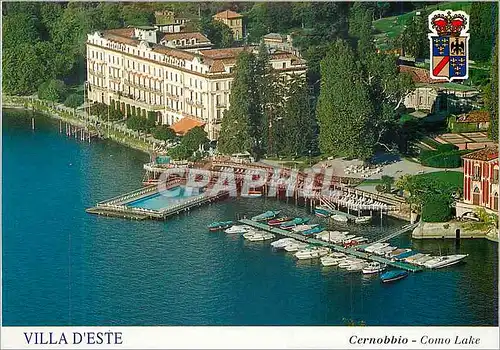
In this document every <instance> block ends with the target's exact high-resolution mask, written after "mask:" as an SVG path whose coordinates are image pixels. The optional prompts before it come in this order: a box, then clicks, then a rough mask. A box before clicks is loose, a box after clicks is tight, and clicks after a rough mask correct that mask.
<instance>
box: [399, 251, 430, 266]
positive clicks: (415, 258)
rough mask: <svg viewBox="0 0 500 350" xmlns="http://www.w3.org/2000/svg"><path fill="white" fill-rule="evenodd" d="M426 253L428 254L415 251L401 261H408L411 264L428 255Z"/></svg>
mask: <svg viewBox="0 0 500 350" xmlns="http://www.w3.org/2000/svg"><path fill="white" fill-rule="evenodd" d="M428 255H429V254H424V253H417V254H415V255H412V256H409V257H406V258H404V259H403V261H405V262H407V263H410V264H413V263H414V262H415V261H416V260H418V259H420V258H423V257H424V256H428Z"/></svg>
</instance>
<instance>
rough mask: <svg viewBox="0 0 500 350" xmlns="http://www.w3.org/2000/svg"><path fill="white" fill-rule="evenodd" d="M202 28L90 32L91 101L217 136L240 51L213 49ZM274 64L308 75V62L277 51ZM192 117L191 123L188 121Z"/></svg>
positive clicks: (288, 71) (285, 72)
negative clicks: (176, 31) (190, 30)
mask: <svg viewBox="0 0 500 350" xmlns="http://www.w3.org/2000/svg"><path fill="white" fill-rule="evenodd" d="M207 40H208V39H206V37H204V36H203V35H202V34H200V33H182V34H181V33H179V34H172V33H162V32H160V31H158V30H157V29H156V28H150V27H137V28H123V29H113V30H107V31H104V32H95V33H93V34H89V35H88V37H87V81H88V83H89V84H88V97H89V100H90V101H94V102H101V103H106V104H113V105H114V106H115V107H117V108H120V109H121V110H122V111H123V113H125V115H128V114H129V113H135V114H141V115H147V113H148V112H154V113H155V115H156V119H157V122H158V123H159V124H168V125H174V124H176V123H178V122H180V121H181V120H183V119H186V118H187V119H186V120H184V122H182V123H181V124H182V125H188V126H189V125H204V127H205V130H206V131H207V133H208V136H209V138H210V139H211V140H216V139H217V138H218V135H219V132H220V126H221V121H222V116H223V114H224V111H225V110H226V109H228V107H229V95H230V93H231V84H232V81H233V75H234V74H233V68H234V66H235V63H236V59H237V56H238V54H239V53H240V52H241V51H242V50H251V51H256V50H257V48H254V47H246V48H244V47H239V48H228V49H217V50H215V49H211V48H210V47H208V46H209V44H210V43H209V42H207ZM270 63H271V64H272V66H273V67H274V68H275V69H276V70H277V71H278V72H279V73H280V74H282V75H283V78H284V79H288V78H290V76H291V75H294V74H300V75H302V76H304V77H305V72H306V64H305V61H303V60H302V59H300V58H298V57H297V56H295V55H293V54H291V53H288V52H280V51H278V52H274V53H272V54H271V55H270ZM188 122H189V123H188Z"/></svg>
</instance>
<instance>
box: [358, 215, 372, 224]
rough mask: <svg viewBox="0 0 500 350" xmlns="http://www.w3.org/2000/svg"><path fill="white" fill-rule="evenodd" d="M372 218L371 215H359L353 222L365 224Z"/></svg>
mask: <svg viewBox="0 0 500 350" xmlns="http://www.w3.org/2000/svg"><path fill="white" fill-rule="evenodd" d="M371 220H372V217H371V216H360V217H357V218H356V219H354V222H355V223H356V224H366V223H368V222H370V221H371Z"/></svg>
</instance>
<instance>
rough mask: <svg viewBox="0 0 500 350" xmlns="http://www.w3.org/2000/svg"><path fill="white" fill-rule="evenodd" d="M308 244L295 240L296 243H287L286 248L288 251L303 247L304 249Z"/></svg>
mask: <svg viewBox="0 0 500 350" xmlns="http://www.w3.org/2000/svg"><path fill="white" fill-rule="evenodd" d="M307 246H308V244H307V243H302V242H294V243H290V244H287V245H286V246H285V250H286V251H287V252H297V251H299V250H301V249H304V248H305V247H307Z"/></svg>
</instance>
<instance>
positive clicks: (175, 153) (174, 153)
mask: <svg viewBox="0 0 500 350" xmlns="http://www.w3.org/2000/svg"><path fill="white" fill-rule="evenodd" d="M168 155H169V156H171V157H172V158H173V159H175V160H184V159H188V158H189V157H191V156H192V155H193V152H192V151H190V150H189V149H188V148H187V147H186V145H183V144H182V143H181V144H180V145H177V146H175V147H173V148H171V149H169V150H168Z"/></svg>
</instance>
